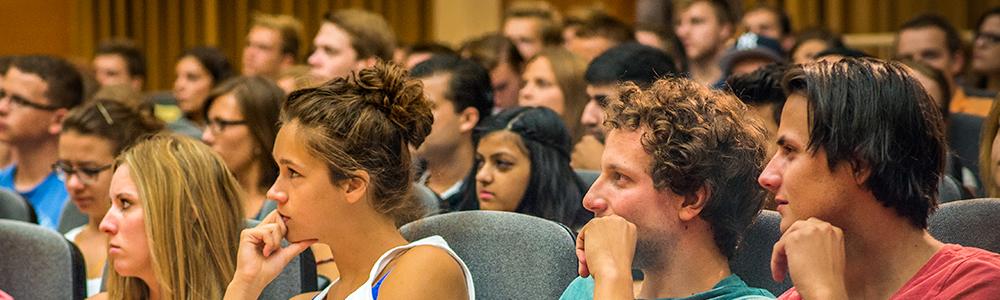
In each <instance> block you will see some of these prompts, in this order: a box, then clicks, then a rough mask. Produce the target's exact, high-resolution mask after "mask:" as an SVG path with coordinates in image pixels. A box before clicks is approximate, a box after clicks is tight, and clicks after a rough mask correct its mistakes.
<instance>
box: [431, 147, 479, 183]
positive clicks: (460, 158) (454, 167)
mask: <svg viewBox="0 0 1000 300" xmlns="http://www.w3.org/2000/svg"><path fill="white" fill-rule="evenodd" d="M454 150H455V151H453V152H451V153H448V154H446V155H434V156H433V157H428V158H427V174H429V176H428V177H427V183H426V184H427V187H428V188H430V189H431V190H432V191H434V193H436V194H438V195H440V194H441V193H444V191H446V190H448V188H451V187H452V186H454V185H455V183H456V182H459V181H461V180H462V179H465V176H466V175H468V174H469V169H472V160H473V158H472V142H471V140H470V141H468V142H463V143H460V144H459V145H458V146H457V147H456V148H455V149H454Z"/></svg>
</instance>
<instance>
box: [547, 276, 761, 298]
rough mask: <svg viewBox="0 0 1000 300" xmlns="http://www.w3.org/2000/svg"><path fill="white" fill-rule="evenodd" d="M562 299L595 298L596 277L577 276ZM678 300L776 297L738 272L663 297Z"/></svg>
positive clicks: (564, 292)
mask: <svg viewBox="0 0 1000 300" xmlns="http://www.w3.org/2000/svg"><path fill="white" fill-rule="evenodd" d="M559 299H560V300H592V299H594V278H592V277H586V278H584V277H577V278H576V279H574V280H573V282H572V283H570V284H569V287H566V290H565V291H563V294H562V296H561V297H559ZM663 299H678V300H707V299H718V300H721V299H739V300H751V299H774V295H772V294H771V293H770V292H768V291H767V290H765V289H759V288H754V287H749V286H747V284H746V283H745V282H743V279H741V278H740V277H739V276H736V274H732V275H729V276H727V277H726V278H723V279H722V281H719V283H718V284H716V285H715V287H712V289H711V290H707V291H704V292H701V293H698V294H694V295H691V296H690V297H684V298H663Z"/></svg>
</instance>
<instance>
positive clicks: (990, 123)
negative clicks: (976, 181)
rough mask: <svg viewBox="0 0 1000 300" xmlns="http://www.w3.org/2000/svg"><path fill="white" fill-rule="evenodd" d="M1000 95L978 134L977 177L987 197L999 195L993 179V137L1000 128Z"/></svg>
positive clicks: (999, 189) (999, 192)
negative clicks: (999, 103)
mask: <svg viewBox="0 0 1000 300" xmlns="http://www.w3.org/2000/svg"><path fill="white" fill-rule="evenodd" d="M997 102H1000V95H997V100H996V101H993V105H992V107H991V108H990V114H989V115H987V116H986V119H985V120H983V130H982V133H981V135H980V136H979V178H980V182H981V184H982V185H983V190H984V191H986V196H987V197H993V198H996V197H1000V186H997V184H996V182H995V181H994V179H993V168H992V167H993V157H992V153H993V152H992V151H993V138H995V137H996V136H997V130H1000V105H998V103H997Z"/></svg>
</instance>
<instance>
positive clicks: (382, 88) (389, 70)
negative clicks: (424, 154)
mask: <svg viewBox="0 0 1000 300" xmlns="http://www.w3.org/2000/svg"><path fill="white" fill-rule="evenodd" d="M354 81H355V84H356V85H357V86H358V87H360V88H362V89H364V90H366V93H365V94H364V96H363V98H364V100H365V102H367V103H368V104H369V105H372V106H374V107H375V108H377V109H378V110H380V111H382V112H384V113H385V114H386V116H387V117H388V118H389V120H390V121H392V123H393V124H396V126H398V127H399V129H400V131H401V132H402V133H403V135H404V138H405V139H406V141H407V142H408V143H410V144H411V145H413V146H414V147H419V146H420V144H422V143H423V142H424V138H425V137H427V134H429V133H430V131H431V123H432V122H433V121H434V117H433V115H432V114H431V107H430V102H428V101H427V99H426V96H424V91H423V86H422V85H421V83H420V81H418V80H413V79H410V77H409V72H407V71H406V70H405V69H403V68H402V67H399V66H397V65H396V64H393V63H387V62H384V61H381V60H379V62H378V63H376V64H375V66H374V67H372V68H368V69H364V70H361V71H359V72H358V73H357V75H356V76H354Z"/></svg>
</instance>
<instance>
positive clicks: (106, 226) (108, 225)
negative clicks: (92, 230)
mask: <svg viewBox="0 0 1000 300" xmlns="http://www.w3.org/2000/svg"><path fill="white" fill-rule="evenodd" d="M116 211H117V209H116V208H115V207H113V206H112V207H111V209H109V210H108V212H107V213H105V214H104V219H102V220H101V225H99V226H98V227H97V228H98V229H100V230H101V232H103V233H105V234H107V235H115V233H118V220H117V215H116V214H117V213H116Z"/></svg>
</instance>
